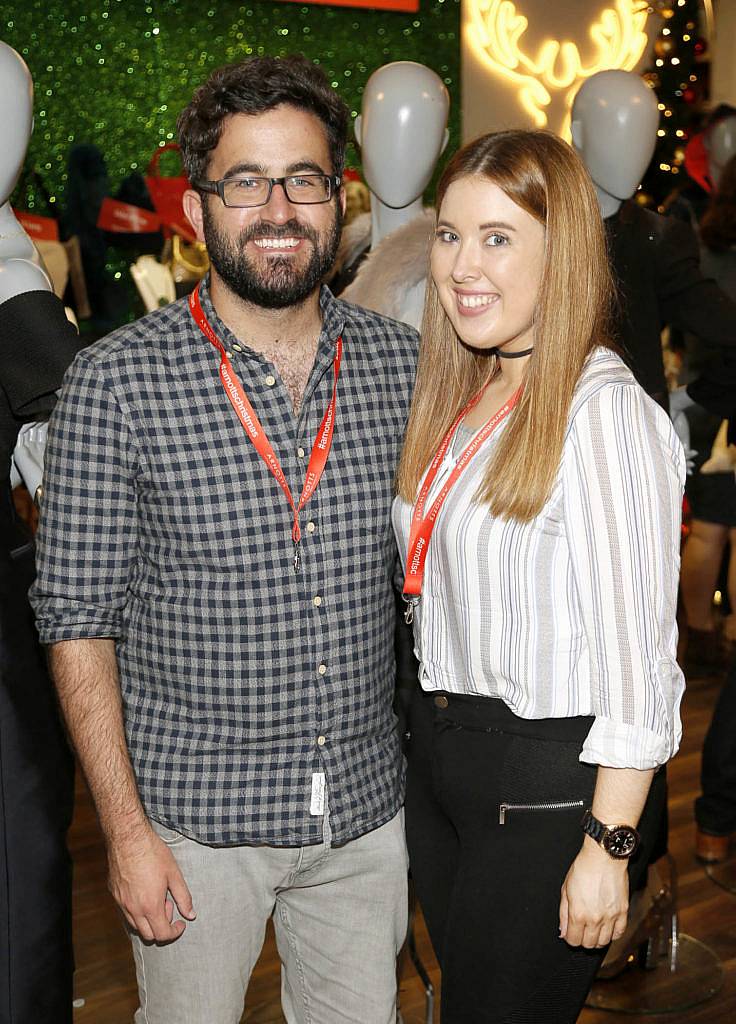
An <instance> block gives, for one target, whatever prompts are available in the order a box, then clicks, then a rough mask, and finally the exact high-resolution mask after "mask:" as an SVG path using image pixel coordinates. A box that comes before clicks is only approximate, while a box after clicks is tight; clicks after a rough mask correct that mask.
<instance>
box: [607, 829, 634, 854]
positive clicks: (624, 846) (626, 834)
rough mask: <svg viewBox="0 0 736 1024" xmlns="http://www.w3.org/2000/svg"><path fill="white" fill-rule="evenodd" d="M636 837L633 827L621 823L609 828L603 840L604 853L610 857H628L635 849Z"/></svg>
mask: <svg viewBox="0 0 736 1024" xmlns="http://www.w3.org/2000/svg"><path fill="white" fill-rule="evenodd" d="M637 842H638V837H637V834H636V832H635V831H634V829H633V828H627V827H626V826H625V825H622V826H621V827H620V828H614V829H611V831H610V832H609V833H608V835H606V836H605V838H604V840H603V846H604V848H605V850H606V853H610V855H611V856H612V857H630V856H631V854H632V853H633V852H634V850H635V849H636V846H637Z"/></svg>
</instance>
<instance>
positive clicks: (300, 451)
mask: <svg viewBox="0 0 736 1024" xmlns="http://www.w3.org/2000/svg"><path fill="white" fill-rule="evenodd" d="M296 453H297V455H298V456H299V458H300V459H303V458H304V449H303V448H302V447H301V445H300V446H299V447H298V448H297V450H296Z"/></svg>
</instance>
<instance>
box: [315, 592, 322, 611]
mask: <svg viewBox="0 0 736 1024" xmlns="http://www.w3.org/2000/svg"><path fill="white" fill-rule="evenodd" d="M314 604H315V606H316V607H317V608H319V606H320V605H321V604H322V598H321V597H320V596H319V594H317V596H316V597H315V598H314Z"/></svg>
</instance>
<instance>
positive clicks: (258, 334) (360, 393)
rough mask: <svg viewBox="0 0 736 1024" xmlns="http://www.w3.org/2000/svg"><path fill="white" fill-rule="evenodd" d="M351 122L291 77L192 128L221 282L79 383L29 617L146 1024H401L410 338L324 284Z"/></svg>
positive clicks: (164, 316)
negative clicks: (401, 537) (396, 519)
mask: <svg viewBox="0 0 736 1024" xmlns="http://www.w3.org/2000/svg"><path fill="white" fill-rule="evenodd" d="M346 124H347V110H346V108H345V106H344V104H343V103H342V101H341V100H340V99H339V98H338V97H337V95H336V94H335V93H334V92H333V90H332V89H331V88H330V86H329V83H328V82H327V81H326V79H325V78H324V75H323V74H322V73H321V72H320V71H319V70H318V69H317V68H315V67H314V65H312V64H311V63H310V62H308V61H307V60H305V59H303V58H297V57H292V58H287V59H283V60H276V59H272V58H270V57H264V58H256V59H253V60H251V61H246V62H244V63H241V64H237V65H231V66H228V67H225V68H222V69H220V70H219V71H216V72H215V73H214V74H213V75H212V77H211V78H210V80H209V81H208V82H207V83H205V85H203V86H202V87H201V88H200V89H199V90H198V91H197V93H196V94H195V96H194V98H193V100H192V102H191V104H190V106H189V107H188V108H187V109H186V110H185V111H184V112H183V114H182V115H181V117H180V119H179V134H180V141H181V146H182V153H183V157H184V161H185V166H186V169H187V173H188V175H189V177H190V180H191V182H192V185H193V190H192V191H190V192H189V193H187V195H186V198H185V207H186V212H187V214H188V216H189V218H190V220H191V222H192V224H193V225H194V227H195V229H196V231H197V235H198V237H199V238H200V239H203V240H204V241H205V242H206V243H207V247H208V250H209V254H210V259H211V263H212V269H211V274H210V277H209V279H208V280H206V281H204V282H203V283H202V285H201V286H200V287H199V288H198V289H196V290H195V292H193V293H192V295H191V296H190V297H189V299H188V300H180V301H179V302H176V303H173V304H172V305H170V306H167V307H166V308H164V309H161V310H158V311H156V312H155V313H152V314H150V315H148V316H146V317H144V318H143V319H142V320H139V321H138V322H137V323H135V324H132V325H130V326H128V327H125V328H122V329H121V330H119V331H116V332H115V333H113V334H112V335H110V336H109V337H108V338H106V339H103V340H102V341H101V342H98V343H97V344H96V345H94V346H92V347H91V348H88V349H86V350H85V351H84V352H83V353H82V354H81V355H80V356H79V357H78V358H77V360H76V361H75V363H74V365H73V367H72V369H71V370H70V372H69V374H68V375H67V379H66V381H65V385H64V388H63V392H62V396H61V399H60V401H59V404H58V406H57V412H56V414H55V417H54V421H53V424H52V427H51V431H50V434H51V437H50V441H49V447H48V453H47V465H46V477H45V494H44V499H43V511H42V526H41V530H40V538H39V548H40V554H39V575H38V581H37V583H36V585H35V587H34V590H33V595H32V596H33V602H34V605H35V608H36V612H37V617H38V623H39V630H40V633H41V637H42V639H43V641H44V642H45V643H47V644H50V645H51V651H50V659H51V665H52V669H53V673H54V677H55V680H56V683H57V687H58V690H59V695H60V698H61V703H62V707H63V710H64V713H65V716H66V720H67V722H68V725H69V730H70V732H71V735H72V738H73V740H74V743H75V746H76V749H77V751H78V754H79V757H80V760H81V762H82V765H83V767H84V770H85V772H86V775H87V779H88V781H89V784H90V788H91V790H92V793H93V796H94V799H95V802H96V805H97V810H98V813H99V817H100V821H101V824H102V828H103V831H104V833H105V836H106V839H107V845H108V853H109V867H110V887H111V890H112V892H113V895H114V896H115V899H116V900H117V902H118V903H119V905H120V907H121V908H122V910H123V913H124V915H125V918H126V920H127V922H128V925H129V928H130V931H131V935H132V942H133V950H134V956H135V961H136V968H137V974H138V984H139V994H140V1009H139V1011H138V1013H137V1015H136V1021H138V1022H140V1024H143V1022H144V1021H145V1022H146V1024H173V1022H174V1021H175V1022H176V1024H235V1022H237V1021H239V1020H240V1016H241V1013H242V1009H243V1001H244V995H245V991H246V988H247V985H248V979H249V976H250V972H251V970H252V968H253V965H254V964H255V962H256V960H257V958H258V955H259V952H260V949H261V946H262V943H263V937H264V929H265V925H266V921H267V919H268V918H269V917H270V916H273V919H274V924H275V928H276V936H277V941H278V947H279V953H280V956H281V959H282V963H283V971H282V978H283V981H282V1002H283V1007H284V1012H285V1015H286V1018H287V1020H288V1021H289V1022H308V1021H311V1022H317V1021H318V1022H319V1024H332V1022H338V1021H347V1020H349V1021H354V1022H364V1024H389V1022H391V1024H393V1022H394V1020H395V1013H396V1010H395V1004H396V982H395V957H396V953H397V951H398V949H399V948H400V946H401V943H402V940H403V937H404V932H405V929H406V890H405V885H406V868H407V864H406V853H405V846H404V838H403V829H402V820H401V811H400V808H401V804H402V798H403V771H402V764H401V756H400V752H399V738H398V736H397V733H396V728H395V719H394V717H393V714H392V711H391V697H392V689H393V674H394V666H393V648H392V635H393V634H392V630H393V614H394V612H393V607H394V605H393V595H392V588H391V577H392V571H393V566H394V558H395V555H394V542H393V537H392V534H391V526H390V519H389V510H390V504H391V498H392V489H393V477H394V471H395V467H396V462H397V457H398V452H399V447H400V443H401V437H402V433H403V427H404V422H405V420H406V416H407V412H408V406H409V397H410V391H411V387H412V382H413V377H414V366H415V359H416V335H415V333H414V332H413V331H412V330H411V329H410V328H407V327H405V326H404V325H401V324H397V323H394V322H393V321H391V320H387V319H385V318H382V317H379V316H377V315H374V314H372V313H368V312H366V311H365V310H361V309H359V308H356V307H353V306H349V305H347V304H345V303H342V302H339V301H338V300H336V299H334V298H333V297H332V295H331V294H330V292H329V291H328V290H327V289H326V288H324V287H322V288H320V283H321V281H322V278H323V277H324V275H325V274H326V273H327V271H328V270H329V268H330V266H331V264H332V262H333V259H334V256H335V251H336V246H337V243H338V240H339V235H340V222H341V216H342V211H343V208H344V193H343V190H342V186H341V175H342V170H343V160H344V150H345V135H346Z"/></svg>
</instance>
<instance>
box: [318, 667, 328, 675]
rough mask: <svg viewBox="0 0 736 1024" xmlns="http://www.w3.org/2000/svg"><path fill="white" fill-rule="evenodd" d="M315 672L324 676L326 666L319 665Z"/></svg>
mask: <svg viewBox="0 0 736 1024" xmlns="http://www.w3.org/2000/svg"><path fill="white" fill-rule="evenodd" d="M317 671H318V672H319V674H320V675H321V676H323V675H324V674H325V672H326V671H327V666H326V665H320V666H319V668H318V669H317Z"/></svg>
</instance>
